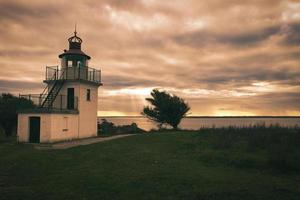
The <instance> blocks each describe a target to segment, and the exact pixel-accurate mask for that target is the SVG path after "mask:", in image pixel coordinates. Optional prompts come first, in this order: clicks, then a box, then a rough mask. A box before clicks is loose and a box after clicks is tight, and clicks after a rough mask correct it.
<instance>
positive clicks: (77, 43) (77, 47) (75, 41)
mask: <svg viewBox="0 0 300 200" xmlns="http://www.w3.org/2000/svg"><path fill="white" fill-rule="evenodd" d="M68 41H69V50H65V52H64V53H62V54H60V55H59V56H58V57H59V58H62V57H63V56H65V55H82V56H85V57H86V58H87V59H91V57H90V56H88V55H87V54H85V53H84V52H83V51H81V43H82V39H81V38H80V37H78V36H77V32H76V29H75V31H74V35H73V36H72V37H70V38H69V39H68Z"/></svg>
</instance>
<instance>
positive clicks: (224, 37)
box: [173, 26, 280, 47]
mask: <svg viewBox="0 0 300 200" xmlns="http://www.w3.org/2000/svg"><path fill="white" fill-rule="evenodd" d="M279 31H280V26H274V27H268V28H264V29H262V30H255V31H252V32H245V33H238V34H236V33H235V32H234V30H232V32H231V33H230V34H228V33H226V34H222V33H214V32H208V31H197V32H193V33H187V34H181V35H178V36H175V37H174V38H173V39H174V41H175V42H177V43H178V44H181V45H188V46H192V47H204V46H206V45H210V44H211V45H215V44H229V45H233V46H247V45H253V44H257V43H259V42H262V41H264V40H266V39H268V38H270V37H271V36H272V35H275V34H278V33H279Z"/></svg>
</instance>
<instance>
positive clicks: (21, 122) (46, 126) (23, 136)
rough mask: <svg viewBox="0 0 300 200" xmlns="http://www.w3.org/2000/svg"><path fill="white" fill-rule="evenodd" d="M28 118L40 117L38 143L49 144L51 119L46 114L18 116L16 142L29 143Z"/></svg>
mask: <svg viewBox="0 0 300 200" xmlns="http://www.w3.org/2000/svg"><path fill="white" fill-rule="evenodd" d="M29 117H40V118H41V121H40V126H41V127H40V142H50V132H51V119H50V117H49V115H48V114H27V113H26V114H23V113H19V114H18V132H17V134H18V141H19V142H29Z"/></svg>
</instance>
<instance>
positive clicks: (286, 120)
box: [98, 117, 300, 130]
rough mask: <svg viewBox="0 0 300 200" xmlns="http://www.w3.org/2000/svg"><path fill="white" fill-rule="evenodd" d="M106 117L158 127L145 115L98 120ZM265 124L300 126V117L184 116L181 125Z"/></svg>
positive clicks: (126, 122)
mask: <svg viewBox="0 0 300 200" xmlns="http://www.w3.org/2000/svg"><path fill="white" fill-rule="evenodd" d="M101 119H106V120H107V121H109V122H112V123H114V124H116V125H129V124H131V123H136V124H137V125H138V126H139V127H140V128H142V129H144V130H151V129H156V128H157V126H156V124H155V123H154V122H152V121H150V120H149V119H147V118H145V117H98V121H99V122H101ZM261 124H265V125H266V126H269V125H271V124H273V125H275V124H279V125H280V126H285V127H292V126H300V117H203V118H184V119H182V121H181V123H180V125H179V127H180V128H182V129H189V130H197V129H200V128H202V127H206V128H210V127H228V126H236V127H243V126H251V125H261Z"/></svg>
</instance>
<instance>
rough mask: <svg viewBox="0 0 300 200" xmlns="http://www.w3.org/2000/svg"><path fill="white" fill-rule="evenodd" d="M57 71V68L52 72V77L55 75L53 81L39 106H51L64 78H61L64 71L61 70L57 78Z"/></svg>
mask: <svg viewBox="0 0 300 200" xmlns="http://www.w3.org/2000/svg"><path fill="white" fill-rule="evenodd" d="M57 73H58V70H56V71H55V73H54V74H53V77H55V78H54V80H55V82H54V84H53V86H52V87H51V89H50V91H49V92H48V94H47V96H46V98H45V99H44V101H43V103H42V105H41V107H47V108H51V107H52V105H53V102H54V100H55V98H56V96H57V95H58V93H59V91H60V90H61V88H62V86H63V84H64V79H63V76H64V71H62V73H61V74H60V77H59V79H57Z"/></svg>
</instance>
